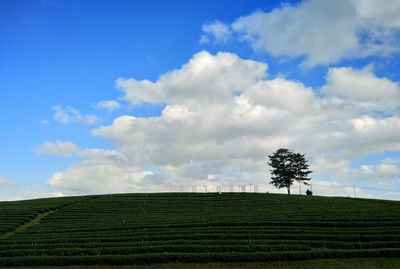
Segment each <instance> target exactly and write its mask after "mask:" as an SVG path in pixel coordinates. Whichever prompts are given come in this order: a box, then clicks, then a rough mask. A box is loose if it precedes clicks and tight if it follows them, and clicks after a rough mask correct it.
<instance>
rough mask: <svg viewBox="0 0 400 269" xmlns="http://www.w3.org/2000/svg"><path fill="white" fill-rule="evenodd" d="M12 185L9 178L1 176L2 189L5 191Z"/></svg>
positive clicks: (0, 186) (0, 187) (0, 185)
mask: <svg viewBox="0 0 400 269" xmlns="http://www.w3.org/2000/svg"><path fill="white" fill-rule="evenodd" d="M10 184H11V182H10V180H9V179H8V178H7V177H3V176H0V189H3V188H5V187H7V186H9V185H10Z"/></svg>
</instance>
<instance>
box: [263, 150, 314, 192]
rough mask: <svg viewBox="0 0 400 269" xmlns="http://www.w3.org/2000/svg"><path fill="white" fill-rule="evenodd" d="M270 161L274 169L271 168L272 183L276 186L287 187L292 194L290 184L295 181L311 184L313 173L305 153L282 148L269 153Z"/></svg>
mask: <svg viewBox="0 0 400 269" xmlns="http://www.w3.org/2000/svg"><path fill="white" fill-rule="evenodd" d="M268 157H269V163H268V165H269V166H271V167H272V168H273V169H272V170H270V171H271V174H272V177H271V179H272V180H271V182H270V183H271V184H272V185H274V186H275V187H277V188H279V189H281V188H287V191H288V194H290V186H292V185H293V183H294V181H297V182H298V183H303V184H305V185H309V183H308V182H309V181H310V180H311V178H309V177H308V175H309V174H311V173H312V171H310V170H309V169H308V164H307V160H306V159H305V158H304V154H300V153H294V152H292V151H291V150H289V149H284V148H280V149H278V150H277V151H276V152H275V153H274V154H272V155H268Z"/></svg>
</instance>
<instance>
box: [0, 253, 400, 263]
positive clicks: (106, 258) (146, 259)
mask: <svg viewBox="0 0 400 269" xmlns="http://www.w3.org/2000/svg"><path fill="white" fill-rule="evenodd" d="M357 257H370V258H371V257H398V249H377V250H376V249H371V250H363V251H359V250H324V251H319V250H317V251H300V252H296V251H282V252H250V253H249V252H219V253H151V254H134V255H98V256H24V257H1V258H0V266H33V265H72V264H79V265H90V264H115V265H122V264H154V263H166V262H183V263H184V262H251V261H273V260H304V259H312V258H357Z"/></svg>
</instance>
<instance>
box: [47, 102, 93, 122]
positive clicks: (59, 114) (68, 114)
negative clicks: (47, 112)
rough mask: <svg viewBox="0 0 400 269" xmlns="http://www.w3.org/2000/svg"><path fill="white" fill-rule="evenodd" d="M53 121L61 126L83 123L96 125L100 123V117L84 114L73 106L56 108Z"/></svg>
mask: <svg viewBox="0 0 400 269" xmlns="http://www.w3.org/2000/svg"><path fill="white" fill-rule="evenodd" d="M53 119H54V120H55V121H56V122H58V123H61V124H69V123H82V124H86V125H94V124H96V123H98V122H99V121H100V118H99V117H97V116H95V115H90V114H82V113H81V112H80V111H79V110H78V109H76V108H75V107H71V106H65V107H63V106H54V107H53Z"/></svg>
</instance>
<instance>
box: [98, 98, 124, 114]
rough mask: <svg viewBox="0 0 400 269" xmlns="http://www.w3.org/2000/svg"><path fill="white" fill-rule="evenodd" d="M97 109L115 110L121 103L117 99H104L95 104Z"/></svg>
mask: <svg viewBox="0 0 400 269" xmlns="http://www.w3.org/2000/svg"><path fill="white" fill-rule="evenodd" d="M94 107H95V108H96V109H106V110H108V111H113V110H117V109H119V108H121V104H120V103H119V102H118V101H115V100H103V101H100V102H98V103H97V104H95V106H94Z"/></svg>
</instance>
